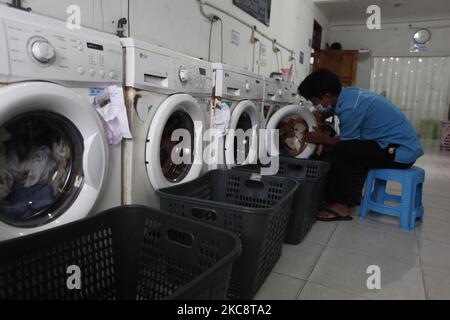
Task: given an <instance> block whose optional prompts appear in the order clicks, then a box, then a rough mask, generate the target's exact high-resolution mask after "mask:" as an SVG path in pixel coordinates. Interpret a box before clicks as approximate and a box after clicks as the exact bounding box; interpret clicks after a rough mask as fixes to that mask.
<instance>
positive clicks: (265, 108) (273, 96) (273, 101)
mask: <svg viewBox="0 0 450 320" xmlns="http://www.w3.org/2000/svg"><path fill="white" fill-rule="evenodd" d="M292 101H293V97H292V85H291V84H290V83H286V82H284V81H281V80H279V79H274V78H267V77H266V78H264V100H263V104H262V110H261V111H262V113H261V118H262V123H261V126H262V128H266V126H267V123H268V122H269V120H270V118H272V116H273V115H274V114H275V113H276V112H277V111H279V110H280V109H281V108H283V107H286V106H288V105H289V104H291V103H292Z"/></svg>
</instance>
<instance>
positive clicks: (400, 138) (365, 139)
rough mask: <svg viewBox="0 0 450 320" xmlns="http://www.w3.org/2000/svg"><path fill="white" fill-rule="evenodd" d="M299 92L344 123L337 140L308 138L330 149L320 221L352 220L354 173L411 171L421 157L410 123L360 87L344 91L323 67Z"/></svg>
mask: <svg viewBox="0 0 450 320" xmlns="http://www.w3.org/2000/svg"><path fill="white" fill-rule="evenodd" d="M299 93H300V95H302V96H303V97H305V98H306V99H308V100H310V101H311V102H312V103H314V105H316V106H320V107H321V108H320V109H322V110H326V111H325V112H324V114H323V119H324V118H327V117H329V116H330V115H337V116H338V118H339V122H340V136H339V137H330V136H329V135H327V134H325V133H324V132H321V131H320V130H316V131H315V132H312V133H309V134H308V136H307V138H306V141H307V142H308V143H315V144H324V145H327V146H329V147H331V148H332V149H331V153H330V159H331V170H330V177H329V185H328V191H327V206H326V207H325V208H323V209H322V211H321V212H320V215H319V217H318V219H319V220H321V221H338V220H344V221H345V220H352V218H351V216H350V213H349V205H350V201H351V200H350V199H351V198H352V197H353V196H354V195H353V194H352V193H353V192H354V190H352V183H353V181H352V174H353V173H354V172H355V170H361V169H364V170H367V169H372V168H391V169H407V168H410V167H411V166H412V165H413V164H414V163H415V162H416V160H417V159H418V158H420V157H421V156H422V155H423V150H422V146H421V144H420V141H419V137H418V135H417V133H416V131H415V130H414V128H413V127H412V125H411V123H410V122H409V121H408V119H407V118H406V117H405V115H404V114H403V113H402V112H401V111H400V110H399V109H398V108H397V107H396V106H395V105H394V104H393V103H392V102H390V101H389V100H387V99H386V98H385V97H383V96H381V95H378V94H376V93H373V92H370V91H367V90H364V89H360V88H342V85H341V82H340V80H339V79H338V77H337V76H336V75H335V74H333V73H332V72H330V71H328V70H324V69H322V70H318V71H316V72H314V73H312V74H311V75H310V76H308V77H307V78H306V79H305V81H304V82H303V83H302V84H301V85H300V87H299Z"/></svg>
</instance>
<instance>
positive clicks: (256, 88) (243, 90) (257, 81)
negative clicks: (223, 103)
mask: <svg viewBox="0 0 450 320" xmlns="http://www.w3.org/2000/svg"><path fill="white" fill-rule="evenodd" d="M213 68H214V69H215V87H216V95H217V96H219V97H223V98H228V99H233V100H256V101H262V100H263V95H264V79H263V77H261V76H259V75H257V74H254V73H251V72H248V71H245V70H239V69H237V68H235V67H232V66H227V65H223V64H216V65H213Z"/></svg>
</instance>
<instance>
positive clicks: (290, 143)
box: [279, 117, 309, 157]
mask: <svg viewBox="0 0 450 320" xmlns="http://www.w3.org/2000/svg"><path fill="white" fill-rule="evenodd" d="M279 129H280V142H281V145H282V146H283V147H284V148H282V149H284V150H285V151H287V153H288V154H286V155H289V156H293V157H296V156H298V155H300V154H301V153H302V152H303V151H304V150H305V148H306V146H307V143H306V134H307V133H308V131H309V127H308V124H307V123H306V122H305V121H304V120H303V119H301V118H298V117H292V118H289V119H286V120H285V121H284V122H283V123H282V124H281V125H280V128H279Z"/></svg>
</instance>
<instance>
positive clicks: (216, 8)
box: [197, 0, 295, 61]
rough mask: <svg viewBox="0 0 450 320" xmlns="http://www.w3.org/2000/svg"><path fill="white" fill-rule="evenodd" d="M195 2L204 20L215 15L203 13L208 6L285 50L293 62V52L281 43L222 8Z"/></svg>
mask: <svg viewBox="0 0 450 320" xmlns="http://www.w3.org/2000/svg"><path fill="white" fill-rule="evenodd" d="M197 2H198V4H199V7H200V12H201V13H202V15H203V16H204V17H205V18H206V19H208V20H211V19H213V18H214V16H215V15H213V14H211V15H208V14H206V13H205V6H208V7H210V8H212V9H214V10H217V11H219V12H221V13H223V14H225V15H227V16H229V17H231V18H233V19H235V20H236V21H238V22H240V23H241V24H243V25H244V26H246V27H248V28H249V29H251V30H252V32H253V34H254V33H257V34H259V35H260V36H262V37H264V38H265V39H267V40H269V41H270V42H272V43H274V44H275V46H276V47H279V48H281V49H284V50H286V51H287V52H288V53H290V58H289V60H290V61H292V60H295V58H294V50H292V49H289V48H288V47H286V46H284V45H282V44H281V43H279V42H277V40H276V39H274V38H271V37H269V36H268V35H266V34H265V33H264V32H262V31H260V30H258V29H257V28H256V26H253V25H251V24H249V23H247V22H246V21H244V20H242V19H240V18H238V17H236V16H235V15H233V14H231V13H230V12H228V11H226V10H224V9H222V8H219V7H217V6H215V5H213V4H211V3H209V2H208V1H206V0H197ZM252 40H253V39H252Z"/></svg>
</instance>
